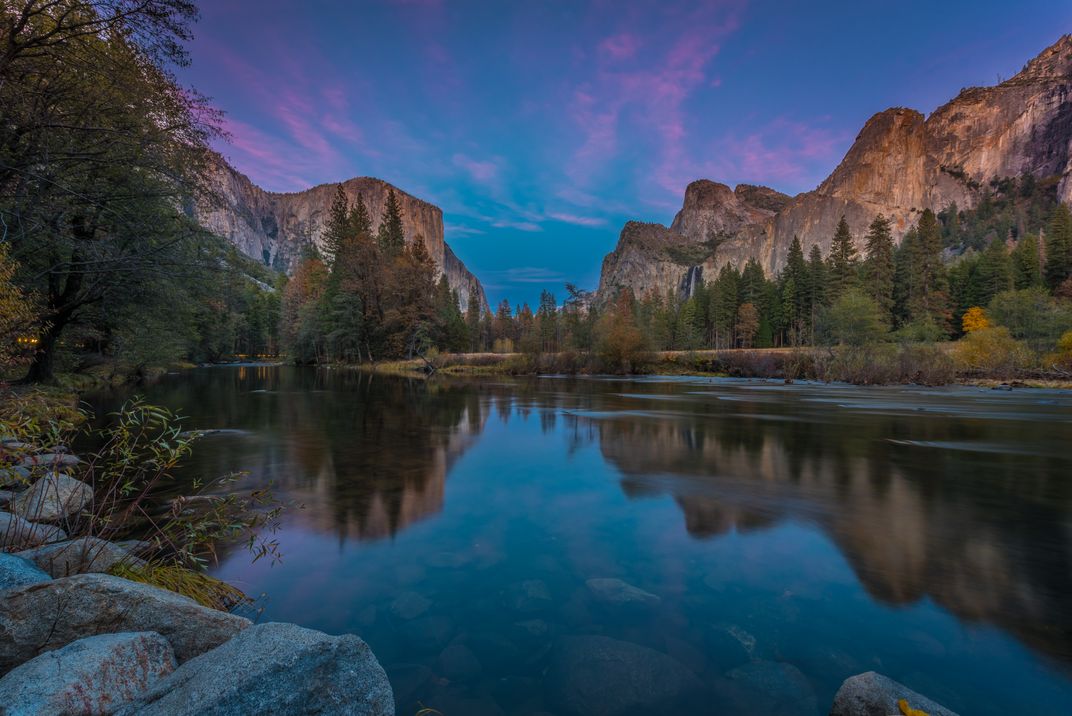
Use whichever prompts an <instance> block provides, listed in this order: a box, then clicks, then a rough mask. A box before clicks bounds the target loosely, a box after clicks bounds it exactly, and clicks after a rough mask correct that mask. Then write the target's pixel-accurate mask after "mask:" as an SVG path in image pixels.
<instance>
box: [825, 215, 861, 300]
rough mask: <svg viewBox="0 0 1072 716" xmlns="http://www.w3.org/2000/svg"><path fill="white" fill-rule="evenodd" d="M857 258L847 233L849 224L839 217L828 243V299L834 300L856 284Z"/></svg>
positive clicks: (854, 245)
mask: <svg viewBox="0 0 1072 716" xmlns="http://www.w3.org/2000/svg"><path fill="white" fill-rule="evenodd" d="M858 263H859V257H858V255H857V252H856V243H855V242H854V241H853V240H852V234H851V233H850V232H849V224H848V222H847V221H845V217H844V216H842V217H841V221H839V222H838V225H837V229H836V230H835V231H834V238H833V240H832V241H831V242H830V276H829V280H830V298H831V299H836V298H837V297H838V296H840V295H841V294H843V293H844V292H845V291H847V290H849V289H850V288H853V287H854V286H856V285H857V283H858V276H857V274H856V269H857V264H858Z"/></svg>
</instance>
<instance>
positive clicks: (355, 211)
mask: <svg viewBox="0 0 1072 716" xmlns="http://www.w3.org/2000/svg"><path fill="white" fill-rule="evenodd" d="M388 198H389V197H388ZM349 223H350V231H351V232H352V233H353V234H354V235H355V236H372V217H371V216H369V213H368V207H366V206H365V200H364V199H363V198H362V197H361V195H360V194H358V195H357V201H355V202H354V205H353V207H351V208H350V216H349Z"/></svg>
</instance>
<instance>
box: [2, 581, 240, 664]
mask: <svg viewBox="0 0 1072 716" xmlns="http://www.w3.org/2000/svg"><path fill="white" fill-rule="evenodd" d="M3 600H4V604H3V606H4V608H3V609H0V634H2V635H3V637H4V638H3V639H0V674H2V673H5V672H7V671H9V670H10V669H12V668H13V667H15V666H18V665H19V664H21V663H23V662H24V661H28V660H30V659H32V658H33V657H35V656H37V655H38V654H40V653H42V652H45V651H49V650H51V649H58V648H60V647H61V646H64V645H65V644H69V643H71V642H72V641H77V640H78V639H83V638H85V637H87V636H93V635H96V634H107V633H113V632H124V631H154V632H157V633H158V634H161V635H163V636H164V637H165V638H166V639H167V640H168V641H169V642H170V643H171V647H172V648H173V649H174V650H175V656H176V658H177V659H178V660H179V662H180V663H181V662H183V661H186V660H187V659H190V658H192V657H194V656H197V655H198V654H202V653H204V652H206V651H208V650H209V649H212V648H214V647H216V646H219V645H220V644H222V643H223V642H224V641H226V640H227V639H229V638H231V637H232V636H234V635H235V634H237V633H238V632H240V631H241V630H243V629H245V628H246V627H247V626H249V624H250V622H249V620H248V619H245V618H243V617H239V616H235V615H234V614H228V613H226V612H221V611H217V610H215V609H209V608H208V607H203V606H201V605H200V604H198V603H197V602H195V601H194V600H192V599H188V598H186V597H183V596H181V595H179V594H175V593H174V592H169V591H167V590H164V589H158V588H156V587H151V586H149V585H147V584H138V583H137V582H131V581H129V580H126V579H120V578H119V577H113V576H111V575H107V574H77V575H75V576H73V577H64V578H63V579H54V580H52V581H50V582H41V583H40V584H30V585H27V586H24V587H17V588H15V589H9V590H7V591H6V592H4V595H3Z"/></svg>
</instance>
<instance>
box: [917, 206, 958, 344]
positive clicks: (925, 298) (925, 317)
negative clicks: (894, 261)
mask: <svg viewBox="0 0 1072 716" xmlns="http://www.w3.org/2000/svg"><path fill="white" fill-rule="evenodd" d="M916 229H917V231H918V234H919V236H918V241H917V243H916V251H915V252H914V253H913V258H914V262H913V265H912V267H911V270H912V272H913V273H914V274H915V275H916V277H917V278H916V287H915V291H914V293H913V295H912V296H910V298H909V312H910V314H911V315H910V318H911V320H912V321H918V322H923V323H933V324H934V325H936V326H937V327H938V328H939V329H940V330H942V331H946V330H948V328H949V319H950V316H949V305H948V304H949V295H948V292H947V289H948V283H947V281H946V275H945V266H944V264H943V263H942V232H941V227H939V226H938V218H937V217H936V216H935V215H934V212H933V211H931V210H930V209H924V210H923V214H922V216H920V217H919V223H918V224H917V226H916Z"/></svg>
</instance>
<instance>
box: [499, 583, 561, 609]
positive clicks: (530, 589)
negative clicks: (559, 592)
mask: <svg viewBox="0 0 1072 716" xmlns="http://www.w3.org/2000/svg"><path fill="white" fill-rule="evenodd" d="M505 600H506V605H507V606H508V607H510V608H511V609H513V610H514V611H516V612H523V613H531V612H538V611H542V610H544V609H547V608H549V607H550V606H551V604H552V600H551V590H549V589H548V588H547V584H546V583H545V582H544V581H543V580H542V579H526V580H525V581H523V582H515V583H514V584H511V585H510V586H509V587H507V588H506V594H505Z"/></svg>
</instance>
